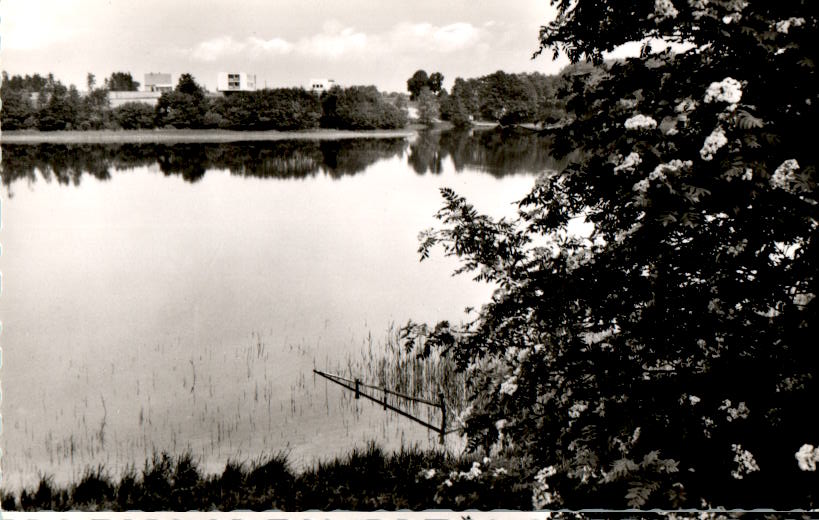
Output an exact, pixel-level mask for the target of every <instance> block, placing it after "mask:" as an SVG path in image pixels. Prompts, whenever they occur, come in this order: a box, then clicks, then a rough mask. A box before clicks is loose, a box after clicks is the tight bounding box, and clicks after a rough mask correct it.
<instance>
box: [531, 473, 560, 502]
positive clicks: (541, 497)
mask: <svg viewBox="0 0 819 520" xmlns="http://www.w3.org/2000/svg"><path fill="white" fill-rule="evenodd" d="M556 473H557V470H556V469H555V467H554V466H547V467H545V468H543V469H542V470H540V471H538V472H537V475H535V486H534V489H533V490H532V506H534V508H535V509H543V508H545V507H546V506H548V505H551V504H553V503H555V502H558V501H559V500H560V495H558V493H557V491H554V492H552V491H549V483H548V482H546V480H547V479H548V478H549V477H551V476H553V475H555V474H556Z"/></svg>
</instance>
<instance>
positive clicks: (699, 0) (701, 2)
mask: <svg viewBox="0 0 819 520" xmlns="http://www.w3.org/2000/svg"><path fill="white" fill-rule="evenodd" d="M688 5H690V6H691V7H693V8H694V9H705V6H707V5H708V0H688Z"/></svg>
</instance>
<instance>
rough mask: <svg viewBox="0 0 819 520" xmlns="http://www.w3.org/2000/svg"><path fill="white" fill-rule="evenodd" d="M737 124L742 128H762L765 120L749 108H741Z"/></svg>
mask: <svg viewBox="0 0 819 520" xmlns="http://www.w3.org/2000/svg"><path fill="white" fill-rule="evenodd" d="M736 121H737V126H738V127H740V128H742V129H743V130H750V129H752V128H762V127H763V126H765V122H764V121H763V120H762V119H760V118H758V117H755V116H753V115H751V113H750V112H748V111H747V110H740V111H738V112H737V118H736Z"/></svg>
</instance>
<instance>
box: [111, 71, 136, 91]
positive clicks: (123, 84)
mask: <svg viewBox="0 0 819 520" xmlns="http://www.w3.org/2000/svg"><path fill="white" fill-rule="evenodd" d="M104 87H105V88H106V89H107V90H112V91H136V90H139V82H138V81H134V78H132V77H131V73H130V72H114V73H112V74H111V76H110V77H108V78H106V79H105V82H104Z"/></svg>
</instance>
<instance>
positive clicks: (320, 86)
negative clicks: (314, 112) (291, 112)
mask: <svg viewBox="0 0 819 520" xmlns="http://www.w3.org/2000/svg"><path fill="white" fill-rule="evenodd" d="M337 84H338V83H336V80H334V79H327V78H312V79H311V80H310V83H308V84H307V90H312V91H313V92H317V93H319V94H321V93H322V92H326V91H328V90H330V89H331V88H333V87H334V86H336V85H337Z"/></svg>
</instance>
